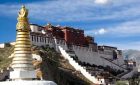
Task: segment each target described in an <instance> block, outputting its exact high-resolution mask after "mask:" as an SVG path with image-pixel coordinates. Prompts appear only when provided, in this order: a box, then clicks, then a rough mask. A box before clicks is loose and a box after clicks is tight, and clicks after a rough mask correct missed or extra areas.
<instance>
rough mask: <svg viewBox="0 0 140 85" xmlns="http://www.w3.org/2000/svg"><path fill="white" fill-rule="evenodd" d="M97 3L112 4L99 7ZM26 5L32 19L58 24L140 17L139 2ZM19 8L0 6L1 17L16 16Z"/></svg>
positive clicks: (64, 0)
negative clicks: (60, 22) (3, 15)
mask: <svg viewBox="0 0 140 85" xmlns="http://www.w3.org/2000/svg"><path fill="white" fill-rule="evenodd" d="M95 2H97V3H108V2H110V4H107V5H98V4H96V3H95ZM26 5H27V8H29V14H30V17H31V18H32V19H39V20H47V21H56V22H59V21H63V22H64V21H89V20H94V21H97V20H106V19H113V20H118V19H128V18H129V19H131V18H134V17H137V16H140V11H139V9H137V8H139V7H140V5H139V2H138V0H49V1H43V2H32V3H27V4H26ZM19 8H20V5H19V4H13V5H12V4H0V10H1V14H0V15H2V14H5V15H8V16H9V15H10V16H12V15H16V14H17V10H18V9H19ZM7 10H8V11H7Z"/></svg>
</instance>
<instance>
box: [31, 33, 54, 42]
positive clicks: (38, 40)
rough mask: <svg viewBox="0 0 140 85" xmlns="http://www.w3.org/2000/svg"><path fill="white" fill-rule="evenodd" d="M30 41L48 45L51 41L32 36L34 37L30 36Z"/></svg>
mask: <svg viewBox="0 0 140 85" xmlns="http://www.w3.org/2000/svg"><path fill="white" fill-rule="evenodd" d="M31 40H32V41H35V42H45V43H49V42H51V41H52V40H51V38H46V37H40V36H34V35H32V36H31Z"/></svg>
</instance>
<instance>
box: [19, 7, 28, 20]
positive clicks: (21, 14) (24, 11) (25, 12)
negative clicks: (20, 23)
mask: <svg viewBox="0 0 140 85" xmlns="http://www.w3.org/2000/svg"><path fill="white" fill-rule="evenodd" d="M27 16H28V10H27V9H26V8H25V6H24V5H22V8H21V9H20V11H19V13H18V17H19V18H22V17H27Z"/></svg>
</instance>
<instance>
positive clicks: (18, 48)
mask: <svg viewBox="0 0 140 85" xmlns="http://www.w3.org/2000/svg"><path fill="white" fill-rule="evenodd" d="M27 16H28V10H27V9H26V8H25V6H22V8H21V9H20V12H19V13H18V23H17V38H16V44H15V49H14V59H13V62H12V68H13V69H14V71H13V72H11V73H10V78H11V79H14V80H15V79H20V80H26V79H27V80H29V79H32V78H35V72H34V68H33V65H32V53H31V42H30V36H29V34H30V27H29V22H28V18H27Z"/></svg>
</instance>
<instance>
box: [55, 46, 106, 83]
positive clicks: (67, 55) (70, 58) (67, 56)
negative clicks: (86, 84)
mask: <svg viewBox="0 0 140 85" xmlns="http://www.w3.org/2000/svg"><path fill="white" fill-rule="evenodd" d="M58 48H59V50H60V52H61V54H62V55H63V57H64V58H65V59H67V60H68V61H69V63H70V64H71V65H72V66H73V67H74V68H75V69H76V70H77V71H80V72H81V73H82V74H83V75H84V76H85V77H86V78H87V79H88V80H90V81H91V82H92V83H94V84H102V85H105V80H104V79H98V78H96V77H95V76H92V74H90V73H89V72H88V71H87V70H86V68H85V67H82V66H81V65H79V64H78V63H77V62H76V61H75V60H74V59H73V57H74V56H75V53H74V52H68V51H66V50H64V49H63V48H62V47H61V46H58Z"/></svg>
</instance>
